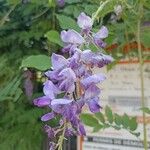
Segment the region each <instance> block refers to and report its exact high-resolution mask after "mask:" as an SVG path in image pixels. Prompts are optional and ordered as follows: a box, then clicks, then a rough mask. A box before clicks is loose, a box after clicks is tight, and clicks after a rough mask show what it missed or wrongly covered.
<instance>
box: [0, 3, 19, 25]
mask: <svg viewBox="0 0 150 150" xmlns="http://www.w3.org/2000/svg"><path fill="white" fill-rule="evenodd" d="M16 6H17V4H16V5H13V6H12V7H11V8H10V10H9V11H8V12H7V14H6V15H5V16H4V17H3V18H2V20H0V28H1V27H2V26H3V25H4V23H5V22H6V21H7V19H8V17H9V15H10V14H11V13H12V12H13V11H14V9H15V8H16Z"/></svg>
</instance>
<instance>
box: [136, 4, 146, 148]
mask: <svg viewBox="0 0 150 150" xmlns="http://www.w3.org/2000/svg"><path fill="white" fill-rule="evenodd" d="M142 12H143V5H142V3H140V4H139V13H140V18H139V20H138V23H137V43H138V57H139V68H140V81H141V104H142V108H144V107H145V96H144V74H143V64H144V62H143V57H142V48H141V41H140V24H141V18H142ZM142 113H143V134H144V135H143V139H144V141H143V143H144V149H145V150H148V146H147V130H146V114H145V112H144V111H143V112H142Z"/></svg>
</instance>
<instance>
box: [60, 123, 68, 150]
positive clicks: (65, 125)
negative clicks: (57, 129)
mask: <svg viewBox="0 0 150 150" xmlns="http://www.w3.org/2000/svg"><path fill="white" fill-rule="evenodd" d="M66 128H67V122H65V123H64V128H63V133H62V135H61V136H60V138H59V141H58V144H59V146H58V150H62V149H63V141H64V138H65V131H66Z"/></svg>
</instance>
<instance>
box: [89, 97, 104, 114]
mask: <svg viewBox="0 0 150 150" xmlns="http://www.w3.org/2000/svg"><path fill="white" fill-rule="evenodd" d="M98 100H99V98H98V97H95V98H93V99H91V100H89V101H88V102H87V104H88V106H89V109H90V111H91V112H92V113H96V112H99V111H100V108H101V107H100V105H99V104H98Z"/></svg>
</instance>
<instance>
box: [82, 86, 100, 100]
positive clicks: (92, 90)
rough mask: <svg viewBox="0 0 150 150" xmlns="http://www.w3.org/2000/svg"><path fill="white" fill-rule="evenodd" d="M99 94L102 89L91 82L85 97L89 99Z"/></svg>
mask: <svg viewBox="0 0 150 150" xmlns="http://www.w3.org/2000/svg"><path fill="white" fill-rule="evenodd" d="M99 94H100V89H99V88H98V87H97V86H96V85H94V84H91V85H90V86H89V87H88V89H87V90H86V91H85V94H84V99H85V100H88V99H91V98H93V97H95V96H98V95H99Z"/></svg>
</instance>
